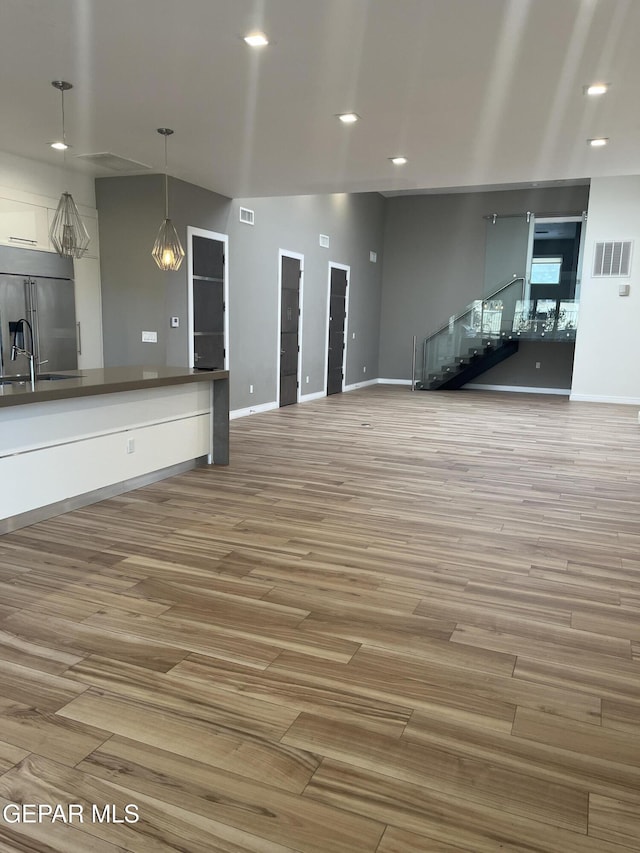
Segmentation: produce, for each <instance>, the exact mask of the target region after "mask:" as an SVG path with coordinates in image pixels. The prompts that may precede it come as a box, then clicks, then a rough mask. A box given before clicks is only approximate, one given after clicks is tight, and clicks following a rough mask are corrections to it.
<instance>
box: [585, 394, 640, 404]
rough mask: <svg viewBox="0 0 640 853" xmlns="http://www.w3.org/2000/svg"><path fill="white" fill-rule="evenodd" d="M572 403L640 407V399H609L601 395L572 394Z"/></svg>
mask: <svg viewBox="0 0 640 853" xmlns="http://www.w3.org/2000/svg"><path fill="white" fill-rule="evenodd" d="M569 399H570V400H571V402H572V403H617V404H618V405H621V406H640V397H609V396H604V395H602V396H601V395H600V394H571V396H570V397H569Z"/></svg>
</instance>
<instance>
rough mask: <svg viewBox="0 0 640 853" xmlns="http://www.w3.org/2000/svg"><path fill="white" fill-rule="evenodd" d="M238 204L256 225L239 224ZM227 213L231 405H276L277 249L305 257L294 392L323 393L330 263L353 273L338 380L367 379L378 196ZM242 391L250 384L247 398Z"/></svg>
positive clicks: (377, 285) (378, 276)
mask: <svg viewBox="0 0 640 853" xmlns="http://www.w3.org/2000/svg"><path fill="white" fill-rule="evenodd" d="M240 206H243V207H248V208H250V209H251V210H254V211H255V225H253V226H249V225H243V224H241V223H240V222H239V211H238V208H239V207H240ZM233 209H234V213H233V216H232V221H233V223H234V224H233V225H232V229H231V236H230V241H229V247H230V248H229V255H230V280H231V296H230V302H231V314H230V324H231V330H230V338H231V370H232V373H233V376H234V385H233V388H234V398H233V406H234V408H245V407H250V406H253V405H256V404H258V403H266V402H271V401H274V400H275V399H276V389H277V375H276V370H277V346H278V341H277V330H278V251H279V250H280V249H282V250H286V251H290V252H296V253H298V254H301V255H304V280H303V301H302V335H301V342H302V352H301V358H302V385H301V393H302V394H303V395H305V394H313V393H319V392H323V391H325V384H324V383H325V364H326V358H327V317H328V286H329V285H328V282H329V263H330V262H333V263H339V264H343V265H346V266H350V268H351V277H350V285H349V291H350V292H349V294H348V317H347V324H348V341H347V366H346V373H345V382H346V383H347V384H354V383H358V382H362V381H366V380H368V379H375V378H376V377H377V376H378V333H379V328H380V297H381V290H382V236H383V228H384V199H383V198H382V197H381V196H380V195H378V194H377V193H365V194H354V195H346V194H339V195H319V196H290V197H282V198H254V199H238V200H236V201H234V203H233ZM320 234H326V235H328V236H329V238H330V246H329V248H328V249H324V248H322V247H321V246H320V244H319V235H320ZM370 251H374V252H377V255H378V260H377V263H371V261H370V260H369V252H370ZM354 334H355V339H354V337H353V335H354ZM365 367H366V373H364V372H363V368H365ZM307 377H309V381H308V382H307V381H306V379H307ZM249 385H253V386H254V393H253V394H252V395H250V394H249Z"/></svg>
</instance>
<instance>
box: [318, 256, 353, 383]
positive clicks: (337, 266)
mask: <svg viewBox="0 0 640 853" xmlns="http://www.w3.org/2000/svg"><path fill="white" fill-rule="evenodd" d="M333 269H336V270H344V271H345V272H346V274H347V291H346V296H345V300H344V350H343V351H342V389H341V390H342V391H344V389H345V387H346V381H347V349H348V347H349V334H348V332H349V294H350V292H351V288H350V287H349V285H350V284H351V267H350V266H348V265H347V264H339V263H337V262H336V261H329V266H328V272H327V322H326V327H325V334H324V395H325V397H326V396H328V395H327V384H328V382H329V318H330V317H331V270H333Z"/></svg>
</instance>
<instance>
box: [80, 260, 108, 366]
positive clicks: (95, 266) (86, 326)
mask: <svg viewBox="0 0 640 853" xmlns="http://www.w3.org/2000/svg"><path fill="white" fill-rule="evenodd" d="M73 269H74V276H75V284H76V324H77V332H78V368H80V369H82V368H90V367H103V366H104V356H103V349H102V294H101V290H100V261H98V260H97V258H86V257H85V258H80V260H74V262H73Z"/></svg>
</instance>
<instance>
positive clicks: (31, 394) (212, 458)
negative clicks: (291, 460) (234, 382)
mask: <svg viewBox="0 0 640 853" xmlns="http://www.w3.org/2000/svg"><path fill="white" fill-rule="evenodd" d="M45 376H48V378H41V379H39V380H36V382H35V383H34V385H33V386H32V385H31V383H30V382H29V381H26V382H22V383H20V382H15V381H10V382H6V384H5V380H3V379H0V383H2V384H0V477H1V478H2V482H3V484H4V488H3V489H2V496H1V497H0V533H6V532H8V531H10V530H16V529H18V528H19V527H24V526H25V525H27V524H33V523H34V522H35V521H38V520H42V519H44V518H50V517H52V516H54V515H58V514H60V513H62V512H67V511H69V510H71V509H74V508H76V507H79V506H85V505H86V504H88V503H93V502H95V501H97V500H102V499H104V498H106V497H111V496H113V495H116V494H120V493H122V492H125V491H128V490H130V489H134V488H138V487H140V486H142V485H145V484H148V483H150V482H154V481H155V480H159V479H163V478H164V477H169V476H173V475H174V474H177V473H181V472H182V471H185V470H188V469H189V468H192V467H194V466H195V465H197V464H205V463H210V464H216V465H226V464H228V461H229V373H228V371H226V370H212V371H206V370H190V369H188V368H173V367H153V368H151V367H114V368H104V369H100V370H82V371H69V372H66V373H65V372H62V373H57V374H45Z"/></svg>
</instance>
